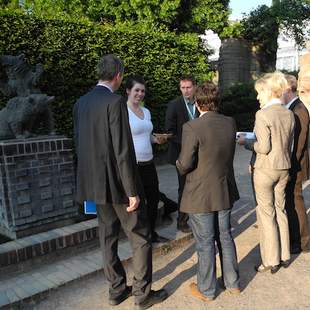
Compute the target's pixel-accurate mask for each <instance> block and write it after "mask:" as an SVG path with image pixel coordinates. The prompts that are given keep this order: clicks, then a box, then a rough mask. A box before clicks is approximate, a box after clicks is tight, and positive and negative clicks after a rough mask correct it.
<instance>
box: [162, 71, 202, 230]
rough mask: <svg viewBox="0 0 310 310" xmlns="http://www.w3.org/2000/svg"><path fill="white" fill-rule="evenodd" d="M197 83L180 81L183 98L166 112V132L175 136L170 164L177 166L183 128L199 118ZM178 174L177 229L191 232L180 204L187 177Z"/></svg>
mask: <svg viewBox="0 0 310 310" xmlns="http://www.w3.org/2000/svg"><path fill="white" fill-rule="evenodd" d="M194 90H195V81H194V79H193V78H192V77H191V76H184V77H182V78H181V79H180V91H181V93H182V96H180V97H178V98H176V99H174V100H172V101H171V102H169V104H168V108H167V112H166V124H165V127H166V130H167V131H168V132H169V133H172V134H173V137H172V138H171V139H169V146H168V162H169V163H170V164H172V165H175V162H176V160H177V159H178V157H179V154H180V151H181V142H182V126H183V125H184V124H185V123H186V122H188V121H189V120H192V119H194V118H197V117H198V116H199V111H198V110H197V109H196V106H195V100H194ZM177 174H178V183H179V188H178V209H179V210H178V222H177V228H178V229H179V230H181V231H183V232H189V231H190V228H189V226H188V224H187V220H188V215H187V214H185V213H183V212H180V202H181V198H182V193H183V189H184V184H185V176H182V175H180V173H179V171H178V170H177Z"/></svg>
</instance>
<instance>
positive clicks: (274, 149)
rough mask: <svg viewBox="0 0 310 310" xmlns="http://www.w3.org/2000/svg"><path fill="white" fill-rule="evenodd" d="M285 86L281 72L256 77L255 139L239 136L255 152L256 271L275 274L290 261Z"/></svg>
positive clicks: (289, 125)
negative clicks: (257, 228)
mask: <svg viewBox="0 0 310 310" xmlns="http://www.w3.org/2000/svg"><path fill="white" fill-rule="evenodd" d="M287 88H288V85H287V81H286V79H285V76H284V75H283V74H282V73H280V72H274V73H267V74H266V75H264V76H263V77H262V78H260V79H259V80H257V82H256V83H255V89H256V91H257V93H258V96H257V99H258V100H259V102H260V108H261V109H260V110H259V111H258V112H257V113H256V117H255V127H254V132H255V135H256V140H249V139H246V138H245V137H244V136H241V137H240V138H239V139H238V143H239V144H244V145H245V148H247V149H249V150H252V151H255V152H256V153H257V157H256V161H255V163H254V176H253V178H254V189H255V194H256V199H257V208H256V214H257V220H258V223H259V228H260V252H261V258H262V264H261V265H260V266H257V267H255V269H256V270H257V271H258V272H265V271H268V270H270V271H271V273H276V272H277V271H278V270H279V268H280V266H281V265H282V266H283V267H288V265H289V262H290V243H289V229H288V221H287V215H286V211H285V187H286V183H287V181H288V177H289V174H288V170H289V168H290V167H291V161H290V155H291V147H292V142H293V131H294V115H293V113H292V112H291V111H290V110H288V109H286V107H285V106H283V104H282V100H281V98H282V95H283V93H284V91H285V90H286V89H287Z"/></svg>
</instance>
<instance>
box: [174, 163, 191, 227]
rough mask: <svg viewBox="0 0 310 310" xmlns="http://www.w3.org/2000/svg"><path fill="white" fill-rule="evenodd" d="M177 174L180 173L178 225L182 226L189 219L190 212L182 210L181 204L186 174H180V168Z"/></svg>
mask: <svg viewBox="0 0 310 310" xmlns="http://www.w3.org/2000/svg"><path fill="white" fill-rule="evenodd" d="M176 169H177V168H176ZM177 174H178V182H179V187H178V226H182V225H185V224H187V221H188V214H187V213H183V212H180V204H181V199H182V195H183V190H184V186H185V180H186V175H180V173H179V171H178V169H177Z"/></svg>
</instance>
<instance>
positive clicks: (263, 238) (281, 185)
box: [254, 168, 290, 266]
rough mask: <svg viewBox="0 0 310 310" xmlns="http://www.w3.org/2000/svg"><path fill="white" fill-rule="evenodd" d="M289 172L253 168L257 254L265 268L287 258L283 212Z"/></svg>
mask: <svg viewBox="0 0 310 310" xmlns="http://www.w3.org/2000/svg"><path fill="white" fill-rule="evenodd" d="M287 181H288V170H273V169H264V168H255V169H254V188H255V194H256V200H257V207H256V214H257V221H258V225H259V229H260V252H261V258H262V263H263V265H264V266H276V265H278V264H279V263H280V260H282V261H285V260H288V259H290V239H289V228H288V220H287V215H286V211H285V187H286V184H287Z"/></svg>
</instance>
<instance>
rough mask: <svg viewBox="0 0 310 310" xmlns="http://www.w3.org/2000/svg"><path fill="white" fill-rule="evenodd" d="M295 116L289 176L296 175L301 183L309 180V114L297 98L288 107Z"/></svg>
mask: <svg viewBox="0 0 310 310" xmlns="http://www.w3.org/2000/svg"><path fill="white" fill-rule="evenodd" d="M290 110H291V111H293V113H294V116H295V130H294V148H293V153H292V158H291V160H292V167H291V169H290V174H291V175H292V174H298V177H299V178H301V179H302V181H306V180H308V179H309V153H308V134H309V113H308V110H307V108H306V107H305V106H304V104H303V103H302V102H301V101H300V100H299V98H297V99H296V100H295V101H294V102H293V103H292V104H291V106H290Z"/></svg>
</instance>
